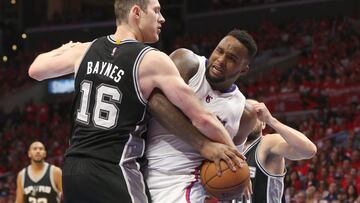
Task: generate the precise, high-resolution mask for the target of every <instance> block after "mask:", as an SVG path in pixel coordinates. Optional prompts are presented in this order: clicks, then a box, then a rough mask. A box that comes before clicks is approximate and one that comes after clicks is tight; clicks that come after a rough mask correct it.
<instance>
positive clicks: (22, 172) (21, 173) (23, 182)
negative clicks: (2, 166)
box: [19, 168, 25, 190]
mask: <svg viewBox="0 0 360 203" xmlns="http://www.w3.org/2000/svg"><path fill="white" fill-rule="evenodd" d="M19 175H20V176H21V183H22V186H21V187H22V189H23V190H24V189H25V187H24V185H25V168H23V169H22V170H21V171H20V173H19Z"/></svg>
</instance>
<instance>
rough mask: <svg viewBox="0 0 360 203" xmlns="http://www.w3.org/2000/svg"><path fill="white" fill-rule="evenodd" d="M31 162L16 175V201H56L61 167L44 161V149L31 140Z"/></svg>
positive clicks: (59, 187) (58, 199) (57, 200)
mask: <svg viewBox="0 0 360 203" xmlns="http://www.w3.org/2000/svg"><path fill="white" fill-rule="evenodd" d="M28 156H29V158H30V160H31V164H30V165H29V166H28V167H26V168H24V169H23V170H21V171H20V172H19V173H18V176H17V181H16V182H17V188H16V201H15V202H16V203H58V202H60V196H61V192H62V185H61V169H60V168H58V167H56V166H54V165H50V164H48V163H46V162H45V157H46V150H45V146H44V145H43V144H42V143H41V142H37V141H36V142H33V143H32V144H31V145H30V147H29V150H28Z"/></svg>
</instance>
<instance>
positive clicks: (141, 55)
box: [133, 46, 155, 106]
mask: <svg viewBox="0 0 360 203" xmlns="http://www.w3.org/2000/svg"><path fill="white" fill-rule="evenodd" d="M151 50H155V49H154V48H152V47H149V46H148V47H145V48H143V49H142V50H141V51H140V53H139V54H138V55H137V57H136V59H135V63H134V68H133V78H134V87H135V90H136V94H137V96H138V99H139V101H140V102H141V103H142V104H143V105H144V106H146V104H147V103H148V101H147V99H146V98H145V97H144V95H143V94H142V92H141V89H140V83H139V66H140V62H141V60H142V59H143V58H144V56H145V54H146V53H147V52H149V51H151Z"/></svg>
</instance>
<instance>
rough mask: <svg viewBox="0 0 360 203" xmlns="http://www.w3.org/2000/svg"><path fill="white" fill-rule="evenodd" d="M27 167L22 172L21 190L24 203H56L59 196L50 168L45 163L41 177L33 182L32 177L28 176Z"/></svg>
mask: <svg viewBox="0 0 360 203" xmlns="http://www.w3.org/2000/svg"><path fill="white" fill-rule="evenodd" d="M29 167H30V166H28V167H26V168H25V169H24V170H25V171H24V176H23V190H24V202H25V203H58V202H59V196H58V192H57V189H56V187H55V183H54V181H53V177H52V174H51V171H52V170H51V168H52V166H51V165H50V164H47V163H45V169H44V174H43V176H42V177H41V178H40V179H39V180H37V181H34V178H33V177H30V175H29Z"/></svg>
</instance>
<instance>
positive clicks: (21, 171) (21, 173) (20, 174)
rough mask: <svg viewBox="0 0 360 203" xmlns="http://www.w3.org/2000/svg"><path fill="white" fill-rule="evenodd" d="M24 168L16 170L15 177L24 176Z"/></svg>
mask: <svg viewBox="0 0 360 203" xmlns="http://www.w3.org/2000/svg"><path fill="white" fill-rule="evenodd" d="M25 169H26V168H23V169H21V170H20V171H19V172H18V174H17V177H18V178H22V177H24V175H25Z"/></svg>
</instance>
